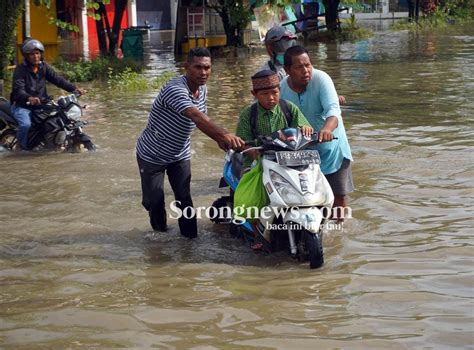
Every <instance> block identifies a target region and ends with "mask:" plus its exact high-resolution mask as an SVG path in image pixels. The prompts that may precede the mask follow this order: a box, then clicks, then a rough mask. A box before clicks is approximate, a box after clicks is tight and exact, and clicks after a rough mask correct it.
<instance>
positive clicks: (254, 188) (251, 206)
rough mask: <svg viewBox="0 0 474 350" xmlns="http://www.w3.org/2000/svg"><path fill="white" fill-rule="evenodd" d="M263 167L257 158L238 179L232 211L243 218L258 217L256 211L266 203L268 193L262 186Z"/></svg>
mask: <svg viewBox="0 0 474 350" xmlns="http://www.w3.org/2000/svg"><path fill="white" fill-rule="evenodd" d="M262 177H263V168H262V162H261V160H258V163H257V165H256V166H254V167H253V168H252V169H251V170H250V171H249V172H247V173H245V174H244V175H243V176H242V178H241V179H240V181H239V185H238V186H237V188H236V189H235V193H234V213H235V214H237V215H238V216H240V217H242V218H245V219H258V217H259V216H258V213H259V212H260V209H261V208H263V207H264V206H265V205H267V203H268V195H267V191H266V190H265V187H264V186H263V181H262Z"/></svg>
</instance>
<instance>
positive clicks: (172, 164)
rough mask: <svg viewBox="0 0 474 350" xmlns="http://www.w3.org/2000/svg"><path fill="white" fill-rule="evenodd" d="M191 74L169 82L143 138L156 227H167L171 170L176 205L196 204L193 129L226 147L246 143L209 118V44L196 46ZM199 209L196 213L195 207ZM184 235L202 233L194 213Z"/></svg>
mask: <svg viewBox="0 0 474 350" xmlns="http://www.w3.org/2000/svg"><path fill="white" fill-rule="evenodd" d="M184 66H185V69H186V74H184V75H180V76H177V77H175V78H173V79H171V80H169V81H168V82H167V83H166V84H165V86H163V88H162V89H161V91H160V92H159V94H158V96H157V97H156V99H155V101H154V102H153V106H152V109H151V111H150V115H149V118H148V124H147V126H146V127H145V129H144V130H143V132H142V134H141V135H140V137H139V138H138V141H137V161H138V167H139V169H140V177H141V184H142V193H143V197H142V204H143V206H144V207H145V209H146V210H148V213H149V216H150V224H151V226H152V227H153V229H155V230H158V231H166V230H167V225H166V208H165V197H164V191H163V182H164V175H165V171H166V172H167V173H168V179H169V181H170V185H171V188H172V189H173V192H174V196H175V199H176V206H177V207H178V208H179V209H181V210H182V211H184V213H188V214H189V210H188V211H186V210H185V208H187V207H191V208H192V207H193V201H192V198H191V188H190V185H191V161H190V158H191V133H192V131H193V130H194V128H195V127H197V128H198V129H200V130H201V131H202V132H204V133H205V134H206V135H207V136H209V137H210V138H212V139H213V140H214V141H216V142H217V144H218V145H219V147H220V148H221V149H223V150H225V151H227V150H228V149H231V148H241V147H243V146H244V144H245V143H244V141H243V140H242V139H241V138H239V137H237V136H235V135H232V134H230V133H229V132H228V131H227V130H226V129H224V128H222V127H219V126H218V125H217V124H215V123H214V122H213V121H212V120H211V119H210V118H209V117H208V116H207V105H206V102H207V101H206V100H207V88H206V85H205V84H206V82H207V79H208V78H209V75H210V73H211V57H210V53H209V51H208V50H207V49H206V48H201V47H197V48H194V49H192V50H190V52H189V55H188V59H187V62H186V63H185V65H184ZM192 212H193V213H194V211H192ZM178 224H179V228H180V231H181V234H182V235H183V236H186V237H189V238H194V237H196V236H197V222H196V217H195V216H193V215H183V216H182V217H181V218H179V219H178Z"/></svg>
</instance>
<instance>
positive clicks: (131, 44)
mask: <svg viewBox="0 0 474 350" xmlns="http://www.w3.org/2000/svg"><path fill="white" fill-rule="evenodd" d="M121 48H122V53H123V57H125V58H133V59H136V60H142V59H143V52H144V50H143V30H142V29H139V28H127V29H125V30H124V31H123V33H122V45H121Z"/></svg>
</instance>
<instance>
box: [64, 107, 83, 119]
mask: <svg viewBox="0 0 474 350" xmlns="http://www.w3.org/2000/svg"><path fill="white" fill-rule="evenodd" d="M65 114H66V117H68V118H69V119H70V120H72V121H74V122H77V121H78V120H79V119H81V115H82V110H81V108H80V107H79V106H78V105H75V104H73V105H72V106H71V107H70V108H69V109H68V110H67V111H66V112H65Z"/></svg>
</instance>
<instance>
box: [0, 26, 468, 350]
mask: <svg viewBox="0 0 474 350" xmlns="http://www.w3.org/2000/svg"><path fill="white" fill-rule="evenodd" d="M158 41H159V43H160V46H159V48H157V49H155V50H156V51H155V50H154V51H152V55H151V62H150V64H149V66H148V67H149V68H153V70H152V71H149V72H147V74H148V75H151V76H154V75H157V74H158V73H159V72H160V71H161V70H162V69H167V70H173V71H176V72H177V71H178V70H179V69H178V68H177V66H178V63H176V62H174V61H173V55H172V54H171V52H170V50H172V47H171V46H168V45H167V44H166V40H161V39H159V40H158ZM162 41H163V43H162ZM307 47H308V49H309V51H310V54H311V57H312V61H313V64H314V65H315V66H316V67H317V68H320V69H322V70H325V71H326V72H328V73H329V74H330V75H331V76H332V77H333V80H334V82H335V85H336V88H337V90H338V93H339V94H342V95H344V96H346V99H347V100H348V103H347V105H346V106H345V107H344V108H343V118H344V120H345V125H346V130H347V134H348V137H349V142H350V144H351V147H352V151H353V155H354V160H355V163H354V165H353V175H354V182H355V185H356V191H355V192H354V193H353V194H351V196H350V206H351V207H352V209H353V217H354V218H353V219H351V220H347V222H346V224H345V226H344V229H343V230H334V231H329V232H327V233H326V234H325V237H324V249H325V261H326V262H325V265H324V266H323V267H322V268H321V269H317V270H310V269H309V268H308V265H307V263H304V264H303V263H299V262H297V261H293V260H292V259H291V258H290V257H289V256H287V255H286V254H276V255H271V256H265V255H263V254H258V253H254V252H253V251H251V250H250V249H249V248H248V247H247V246H245V245H244V243H243V242H241V241H239V240H236V239H234V238H232V237H230V235H229V234H228V233H227V231H226V227H225V226H216V225H214V224H212V223H211V222H210V221H208V220H207V219H205V218H203V219H201V220H199V221H198V225H199V237H198V239H196V240H192V241H190V240H188V239H185V238H181V236H180V234H179V230H178V227H177V222H176V221H175V220H171V221H170V225H171V230H170V232H169V233H153V231H152V230H151V229H150V227H149V223H148V217H147V214H146V212H145V210H144V209H143V208H142V207H141V204H140V202H141V190H140V178H139V174H138V170H137V165H136V160H135V151H134V147H135V142H136V139H137V137H138V135H139V133H140V132H141V131H142V129H143V127H144V126H145V123H146V120H147V115H148V111H149V109H150V106H151V103H152V102H153V99H154V97H155V96H156V94H157V91H148V92H146V93H133V94H130V93H128V94H121V93H116V92H115V93H111V92H109V91H107V89H106V88H102V90H99V87H97V86H96V87H95V88H96V89H97V90H98V91H99V92H97V93H96V95H95V96H89V97H88V96H85V97H84V98H83V99H82V102H83V103H85V104H87V105H88V107H87V109H86V110H85V118H86V119H88V120H89V121H90V124H89V126H88V127H87V129H86V132H87V133H88V134H89V135H90V136H91V137H92V138H93V140H94V141H95V142H96V143H97V145H98V148H99V149H98V151H97V152H96V153H90V154H89V153H82V154H27V155H23V154H21V155H13V154H0V164H1V167H0V175H1V177H2V179H3V184H2V186H1V188H0V203H1V204H0V225H1V226H0V348H2V349H32V348H35V349H112V348H148V347H156V348H160V349H249V348H250V349H251V348H255V349H257V348H258V349H260V348H265V349H351V350H352V349H364V350H365V349H443V350H444V349H473V347H474V336H473V334H474V333H473V331H474V320H473V310H474V308H473V299H472V298H473V294H474V293H473V291H474V279H473V267H474V264H473V248H472V246H473V244H474V240H473V236H472V233H473V226H474V222H473V221H474V220H473V190H472V189H473V186H474V181H473V176H474V169H473V163H474V156H473V147H474V141H473V140H474V128H473V125H474V124H473V121H474V120H473V119H474V118H473V111H474V99H473V96H474V28H472V27H458V28H449V29H445V30H443V31H431V32H429V33H425V34H421V33H419V34H416V33H409V32H404V31H403V32H390V31H383V32H377V33H376V34H375V36H374V37H372V38H371V39H370V40H367V41H359V42H355V43H341V44H319V45H318V44H315V43H308V45H307ZM265 60H266V56H265V53H264V52H263V50H261V51H257V52H256V53H254V54H252V55H250V57H240V58H220V59H215V60H214V61H213V73H212V77H211V79H210V81H209V83H208V88H209V103H208V108H209V115H210V116H211V117H212V118H214V119H215V120H217V122H218V123H219V124H220V125H224V126H225V127H226V128H228V129H229V130H232V131H234V130H235V125H236V122H237V118H238V114H239V112H240V110H241V109H242V108H243V106H244V105H246V104H247V103H250V102H251V101H252V97H251V94H250V87H251V82H250V76H251V75H253V74H254V73H255V71H256V69H257V68H258V67H260V65H261V64H262V63H263V62H264V61H265ZM158 69H160V71H158ZM92 87H93V86H90V87H89V88H92ZM192 149H193V159H192V166H193V180H192V193H193V199H194V203H195V206H208V205H210V204H211V203H212V202H213V200H214V199H215V198H216V197H218V196H220V195H221V194H222V193H224V192H223V190H218V189H217V185H218V181H219V178H220V175H221V170H222V165H223V152H222V151H220V150H219V148H218V147H217V145H216V144H215V142H214V141H212V140H210V139H208V138H207V137H206V136H204V134H203V133H201V132H200V131H199V130H196V131H195V132H194V135H193V140H192ZM167 193H168V196H167V201H168V202H170V201H171V200H172V199H173V197H172V196H171V190H170V188H169V186H168V184H167Z"/></svg>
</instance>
